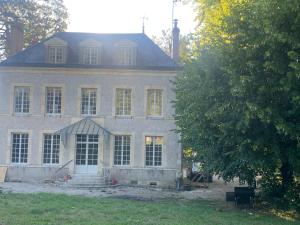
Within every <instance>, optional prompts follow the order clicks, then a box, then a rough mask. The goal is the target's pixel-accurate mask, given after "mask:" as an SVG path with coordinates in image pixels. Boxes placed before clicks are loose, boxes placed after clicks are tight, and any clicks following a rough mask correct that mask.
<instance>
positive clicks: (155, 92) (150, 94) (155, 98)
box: [147, 89, 162, 116]
mask: <svg viewBox="0 0 300 225" xmlns="http://www.w3.org/2000/svg"><path fill="white" fill-rule="evenodd" d="M147 115H149V116H161V115H162V90H159V89H150V90H148V91H147Z"/></svg>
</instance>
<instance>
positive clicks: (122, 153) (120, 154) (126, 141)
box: [114, 135, 130, 165]
mask: <svg viewBox="0 0 300 225" xmlns="http://www.w3.org/2000/svg"><path fill="white" fill-rule="evenodd" d="M114 164H115V165H129V164H130V136H120V135H118V136H115V154H114Z"/></svg>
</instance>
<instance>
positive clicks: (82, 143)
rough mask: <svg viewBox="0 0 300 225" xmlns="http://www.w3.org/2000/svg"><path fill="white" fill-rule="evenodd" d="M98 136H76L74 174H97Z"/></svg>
mask: <svg viewBox="0 0 300 225" xmlns="http://www.w3.org/2000/svg"><path fill="white" fill-rule="evenodd" d="M98 146H99V135H94V134H77V135H76V163H75V172H76V173H93V174H96V173H97V168H98Z"/></svg>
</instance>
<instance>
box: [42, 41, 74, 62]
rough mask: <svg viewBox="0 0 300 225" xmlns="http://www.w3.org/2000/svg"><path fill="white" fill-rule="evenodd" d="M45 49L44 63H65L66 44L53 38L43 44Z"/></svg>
mask: <svg viewBox="0 0 300 225" xmlns="http://www.w3.org/2000/svg"><path fill="white" fill-rule="evenodd" d="M44 45H45V47H46V53H47V56H46V61H47V62H48V63H53V64H60V63H65V62H66V58H67V46H68V44H67V42H66V41H64V40H63V39H61V38H58V37H54V38H51V39H49V40H47V41H45V42H44Z"/></svg>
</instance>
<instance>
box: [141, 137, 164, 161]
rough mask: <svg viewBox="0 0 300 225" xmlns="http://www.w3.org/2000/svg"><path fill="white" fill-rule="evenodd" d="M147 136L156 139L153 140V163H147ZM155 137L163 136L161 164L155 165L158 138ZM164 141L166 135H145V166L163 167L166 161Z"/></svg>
mask: <svg viewBox="0 0 300 225" xmlns="http://www.w3.org/2000/svg"><path fill="white" fill-rule="evenodd" d="M147 137H150V138H152V139H154V140H153V141H152V143H153V144H152V164H151V165H147V140H146V139H147ZM155 138H162V144H161V150H160V151H161V154H160V157H161V158H160V165H155V164H156V160H155V145H156V140H155ZM164 141H165V138H164V136H162V135H145V136H144V153H145V155H144V157H145V158H144V160H145V161H144V162H145V166H146V167H162V166H163V164H164V162H163V159H164Z"/></svg>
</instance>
